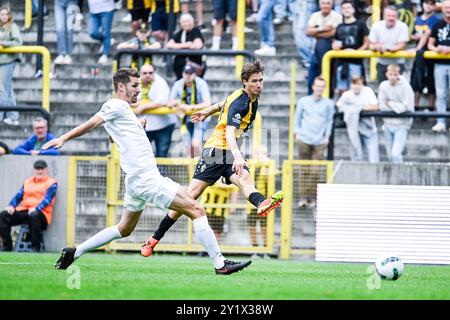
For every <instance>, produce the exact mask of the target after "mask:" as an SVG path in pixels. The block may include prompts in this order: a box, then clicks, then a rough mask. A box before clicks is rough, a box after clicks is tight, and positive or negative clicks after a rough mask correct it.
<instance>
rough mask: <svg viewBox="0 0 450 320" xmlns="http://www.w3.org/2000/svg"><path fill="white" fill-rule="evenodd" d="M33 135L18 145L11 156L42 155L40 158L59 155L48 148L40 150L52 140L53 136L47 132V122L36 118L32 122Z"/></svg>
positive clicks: (53, 149)
mask: <svg viewBox="0 0 450 320" xmlns="http://www.w3.org/2000/svg"><path fill="white" fill-rule="evenodd" d="M33 131H34V135H32V136H31V137H29V138H28V139H27V140H25V141H24V142H22V143H21V144H20V145H18V146H17V147H16V148H15V149H14V150H13V154H29V155H42V156H44V155H45V156H57V155H60V154H61V151H59V150H58V149H56V148H50V149H47V150H41V147H42V146H43V145H44V144H45V143H46V142H47V141H50V140H52V139H53V138H54V136H53V135H52V134H51V133H49V132H48V124H47V120H45V119H44V118H42V117H37V118H36V119H34V120H33Z"/></svg>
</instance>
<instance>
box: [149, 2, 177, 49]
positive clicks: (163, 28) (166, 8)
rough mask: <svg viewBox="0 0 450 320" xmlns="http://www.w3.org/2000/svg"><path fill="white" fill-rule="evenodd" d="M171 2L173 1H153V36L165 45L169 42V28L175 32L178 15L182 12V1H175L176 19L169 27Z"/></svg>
mask: <svg viewBox="0 0 450 320" xmlns="http://www.w3.org/2000/svg"><path fill="white" fill-rule="evenodd" d="M170 1H171V0H151V3H152V6H151V13H152V35H153V36H154V37H155V38H156V39H158V40H159V41H161V42H163V43H164V44H165V43H167V41H168V40H169V39H168V31H169V28H170V29H171V30H175V28H176V26H177V18H178V13H179V12H180V1H179V0H173V13H174V17H173V21H172V22H171V25H170V26H169V13H170Z"/></svg>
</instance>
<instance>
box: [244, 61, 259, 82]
mask: <svg viewBox="0 0 450 320" xmlns="http://www.w3.org/2000/svg"><path fill="white" fill-rule="evenodd" d="M260 72H261V73H264V66H263V65H262V63H261V60H259V59H256V60H255V61H253V62H250V63H247V64H245V65H244V67H243V68H242V71H241V81H243V80H245V81H248V79H250V76H251V75H252V74H254V73H260Z"/></svg>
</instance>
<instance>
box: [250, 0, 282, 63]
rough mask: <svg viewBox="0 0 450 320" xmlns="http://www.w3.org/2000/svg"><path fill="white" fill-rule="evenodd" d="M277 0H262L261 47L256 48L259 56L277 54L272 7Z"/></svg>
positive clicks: (260, 15) (259, 20)
mask: <svg viewBox="0 0 450 320" xmlns="http://www.w3.org/2000/svg"><path fill="white" fill-rule="evenodd" d="M275 1H276V0H262V1H261V6H260V7H259V11H258V22H259V30H260V42H261V44H260V48H259V49H258V50H255V54H256V55H259V56H275V55H276V54H277V51H276V49H275V28H274V27H273V23H272V9H273V6H274V5H275Z"/></svg>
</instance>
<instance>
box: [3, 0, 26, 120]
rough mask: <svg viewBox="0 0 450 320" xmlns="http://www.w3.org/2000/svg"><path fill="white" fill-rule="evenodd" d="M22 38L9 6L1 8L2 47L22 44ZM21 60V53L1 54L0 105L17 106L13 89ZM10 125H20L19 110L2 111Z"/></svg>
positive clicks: (4, 118)
mask: <svg viewBox="0 0 450 320" xmlns="http://www.w3.org/2000/svg"><path fill="white" fill-rule="evenodd" d="M21 44H22V38H21V36H20V30H19V27H18V26H17V25H16V24H15V23H14V19H13V16H12V14H11V10H10V9H9V8H7V7H1V8H0V48H8V47H14V46H20V45H21ZM18 60H20V55H19V54H0V105H1V106H9V107H15V106H16V105H17V102H16V97H15V95H14V89H13V73H14V67H15V66H16V61H18ZM1 119H3V122H4V123H6V124H9V125H14V126H18V125H19V113H18V112H17V111H11V112H6V116H5V113H4V112H0V120H1Z"/></svg>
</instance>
